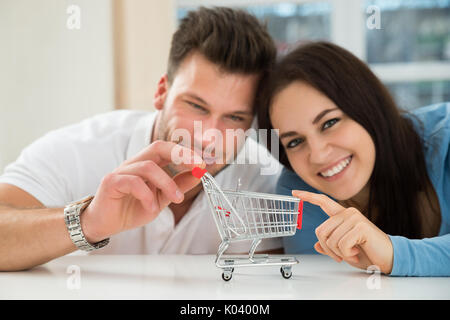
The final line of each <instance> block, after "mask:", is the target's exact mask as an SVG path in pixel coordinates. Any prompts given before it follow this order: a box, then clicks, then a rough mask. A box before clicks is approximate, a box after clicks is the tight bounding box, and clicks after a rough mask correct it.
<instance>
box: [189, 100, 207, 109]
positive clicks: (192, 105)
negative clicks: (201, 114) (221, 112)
mask: <svg viewBox="0 0 450 320" xmlns="http://www.w3.org/2000/svg"><path fill="white" fill-rule="evenodd" d="M188 104H189V105H190V106H191V107H193V108H194V109H197V110H200V111H206V109H205V108H203V107H202V106H200V105H198V104H196V103H193V102H188Z"/></svg>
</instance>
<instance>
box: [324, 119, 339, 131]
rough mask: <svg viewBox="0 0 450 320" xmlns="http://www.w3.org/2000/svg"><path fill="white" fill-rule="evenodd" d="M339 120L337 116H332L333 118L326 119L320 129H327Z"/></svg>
mask: <svg viewBox="0 0 450 320" xmlns="http://www.w3.org/2000/svg"><path fill="white" fill-rule="evenodd" d="M339 120H340V119H338V118H334V119H331V120H328V121H326V122H325V123H324V124H323V126H322V130H325V129H328V128H330V127H332V126H334V125H335V124H336V123H337V122H338V121H339Z"/></svg>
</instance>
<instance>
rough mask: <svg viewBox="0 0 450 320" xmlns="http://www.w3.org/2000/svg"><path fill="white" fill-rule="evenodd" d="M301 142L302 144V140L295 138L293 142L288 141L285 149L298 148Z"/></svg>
mask: <svg viewBox="0 0 450 320" xmlns="http://www.w3.org/2000/svg"><path fill="white" fill-rule="evenodd" d="M302 142H303V139H302V138H296V139H294V140H291V141H289V142H288V144H287V145H286V148H287V149H290V148H295V147H296V146H298V145H299V144H300V143H302Z"/></svg>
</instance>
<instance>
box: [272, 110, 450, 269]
mask: <svg viewBox="0 0 450 320" xmlns="http://www.w3.org/2000/svg"><path fill="white" fill-rule="evenodd" d="M411 113H412V114H413V115H415V116H416V117H411V120H412V121H413V123H414V126H415V129H416V132H417V133H418V134H419V136H420V137H421V139H422V142H423V146H424V154H425V162H426V166H427V172H428V176H429V178H430V180H431V183H432V184H433V187H434V190H435V191H436V194H437V196H438V199H439V205H440V209H441V226H440V230H439V234H438V236H436V237H434V238H424V239H408V238H405V237H402V236H391V235H389V237H390V239H391V242H392V245H393V248H394V261H393V268H392V272H391V274H390V275H391V276H450V103H441V104H435V105H431V106H427V107H423V108H419V109H416V110H414V111H412V112H411ZM407 116H408V115H407ZM416 118H417V119H416ZM417 120H418V121H420V122H421V124H420V123H418V122H417ZM292 190H306V191H311V192H316V193H322V192H319V191H318V190H316V189H314V188H312V187H311V186H309V185H308V184H306V183H305V182H304V181H303V180H302V179H301V178H300V177H299V176H297V174H296V173H295V172H293V171H291V170H288V169H286V168H284V169H283V172H282V173H281V176H280V178H279V180H278V184H277V193H279V194H285V195H291V192H292ZM303 208H304V209H303V221H302V223H303V225H302V230H300V231H298V232H297V233H296V234H295V235H294V236H292V237H285V238H283V241H284V248H285V251H286V253H300V254H301V253H317V252H316V251H315V250H314V248H313V246H314V244H315V243H316V242H317V237H316V234H315V229H316V228H317V227H318V226H319V225H321V224H322V223H323V222H324V221H325V220H327V219H328V215H327V214H326V213H325V212H323V211H322V209H320V207H318V206H315V205H313V204H310V203H306V202H305V203H304V207H303Z"/></svg>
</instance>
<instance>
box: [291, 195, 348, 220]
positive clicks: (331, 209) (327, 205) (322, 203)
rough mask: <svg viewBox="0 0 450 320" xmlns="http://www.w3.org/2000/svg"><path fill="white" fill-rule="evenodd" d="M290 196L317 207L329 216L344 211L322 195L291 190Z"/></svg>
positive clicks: (337, 204)
mask: <svg viewBox="0 0 450 320" xmlns="http://www.w3.org/2000/svg"><path fill="white" fill-rule="evenodd" d="M292 195H293V196H294V197H297V198H300V199H302V200H303V201H307V202H309V203H312V204H314V205H316V206H319V207H320V208H321V209H322V210H323V211H325V213H326V214H327V215H329V216H334V215H335V214H337V213H338V212H340V211H342V210H343V209H345V208H344V207H343V206H341V205H340V204H339V203H337V202H336V201H334V200H332V199H330V198H329V197H328V196H326V195H324V194H319V193H314V192H309V191H301V190H292Z"/></svg>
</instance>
